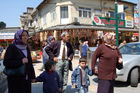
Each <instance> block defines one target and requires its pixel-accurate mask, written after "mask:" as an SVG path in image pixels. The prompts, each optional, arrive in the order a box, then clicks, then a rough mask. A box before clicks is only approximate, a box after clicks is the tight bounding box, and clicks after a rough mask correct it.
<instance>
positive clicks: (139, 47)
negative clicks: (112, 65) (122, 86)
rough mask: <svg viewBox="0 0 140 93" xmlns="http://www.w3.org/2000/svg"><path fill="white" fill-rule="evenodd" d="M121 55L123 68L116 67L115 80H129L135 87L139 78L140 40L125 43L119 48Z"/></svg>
mask: <svg viewBox="0 0 140 93" xmlns="http://www.w3.org/2000/svg"><path fill="white" fill-rule="evenodd" d="M119 50H120V52H121V54H122V57H123V66H124V67H123V69H122V70H118V69H117V78H116V80H117V81H122V82H126V81H129V82H130V85H131V86H132V87H137V85H138V81H139V78H140V42H134V43H127V44H125V45H123V46H122V47H120V48H119Z"/></svg>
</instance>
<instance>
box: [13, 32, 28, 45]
mask: <svg viewBox="0 0 140 93" xmlns="http://www.w3.org/2000/svg"><path fill="white" fill-rule="evenodd" d="M24 31H26V30H18V31H17V32H16V33H15V36H14V41H13V44H15V45H26V44H24V43H23V42H22V33H23V32H24ZM26 32H27V34H28V31H26ZM28 35H29V34H28Z"/></svg>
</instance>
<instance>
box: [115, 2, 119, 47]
mask: <svg viewBox="0 0 140 93" xmlns="http://www.w3.org/2000/svg"><path fill="white" fill-rule="evenodd" d="M115 20H116V21H115V27H116V45H117V46H119V40H118V3H117V0H115Z"/></svg>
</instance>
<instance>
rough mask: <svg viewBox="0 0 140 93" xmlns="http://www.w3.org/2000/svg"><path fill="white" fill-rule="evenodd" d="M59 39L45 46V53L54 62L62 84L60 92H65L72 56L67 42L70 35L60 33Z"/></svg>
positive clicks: (72, 52)
mask: <svg viewBox="0 0 140 93" xmlns="http://www.w3.org/2000/svg"><path fill="white" fill-rule="evenodd" d="M61 38H62V40H61V41H55V42H53V43H52V44H51V45H50V46H48V47H46V49H45V50H46V53H47V54H48V55H49V58H50V59H52V60H54V61H55V62H56V71H57V73H58V74H59V77H60V81H61V84H62V92H63V93H65V90H66V87H67V81H68V72H69V69H70V70H72V64H71V61H72V58H73V55H74V51H73V48H72V45H71V44H70V43H69V42H68V41H69V39H70V36H69V34H68V33H67V32H63V33H62V34H61Z"/></svg>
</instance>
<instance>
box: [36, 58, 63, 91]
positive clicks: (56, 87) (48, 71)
mask: <svg viewBox="0 0 140 93" xmlns="http://www.w3.org/2000/svg"><path fill="white" fill-rule="evenodd" d="M36 82H43V93H59V92H61V85H60V80H59V75H58V74H57V72H55V62H54V61H52V60H48V62H46V64H45V71H44V72H43V73H41V74H40V76H38V77H37V78H36Z"/></svg>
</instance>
